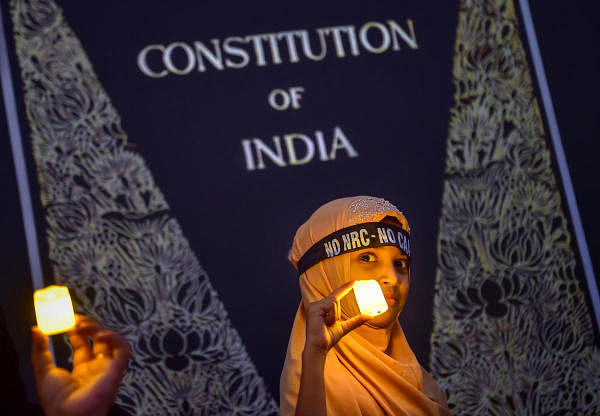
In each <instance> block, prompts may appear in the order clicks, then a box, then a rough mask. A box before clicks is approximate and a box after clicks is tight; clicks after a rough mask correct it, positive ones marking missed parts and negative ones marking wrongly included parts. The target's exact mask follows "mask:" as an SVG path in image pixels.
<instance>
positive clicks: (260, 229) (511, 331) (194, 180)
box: [3, 0, 600, 415]
mask: <svg viewBox="0 0 600 416" xmlns="http://www.w3.org/2000/svg"><path fill="white" fill-rule="evenodd" d="M3 13H4V15H5V20H6V21H7V22H8V18H7V17H6V16H10V19H11V21H10V23H9V24H8V25H7V26H8V28H9V29H11V31H10V35H11V37H12V40H11V43H10V44H11V48H10V49H11V53H13V55H12V57H13V58H15V62H13V68H14V74H13V81H14V83H15V85H16V86H18V87H17V91H18V93H17V96H18V97H17V99H18V102H19V106H20V108H21V110H22V111H21V112H22V119H21V123H22V125H23V131H24V132H25V134H24V140H23V146H24V149H25V151H26V153H27V154H28V157H29V158H30V160H29V162H30V163H29V166H30V168H31V169H30V172H29V175H30V181H31V183H32V185H33V189H34V190H35V191H34V192H33V194H34V196H35V197H34V199H35V201H34V203H35V204H36V207H37V217H36V223H37V225H38V230H39V234H40V240H41V242H42V244H41V246H42V247H41V254H42V258H43V262H44V267H43V268H44V275H45V280H46V283H51V282H58V283H63V284H66V285H68V286H69V287H70V288H71V291H72V293H73V295H74V297H75V303H76V308H77V309H78V310H79V311H81V312H84V313H86V314H89V315H91V316H94V317H95V318H97V319H99V320H100V321H102V322H103V323H104V324H105V325H107V326H109V327H111V328H113V329H116V330H118V331H119V332H121V333H123V334H124V335H126V336H127V338H128V340H129V342H130V343H131V345H132V349H133V358H132V361H131V365H130V369H129V371H128V372H127V374H126V376H125V380H124V383H123V387H122V388H121V390H120V393H119V396H118V399H117V404H118V405H119V406H120V407H122V408H124V409H126V410H127V411H128V412H130V413H131V414H144V415H146V414H181V413H182V412H188V413H189V414H200V413H202V412H208V413H210V414H213V413H219V414H228V413H241V414H271V413H275V412H276V411H277V397H278V383H279V374H280V371H281V366H282V364H283V360H284V357H285V350H286V346H287V339H288V335H289V331H290V328H291V325H292V321H293V317H294V313H295V311H296V309H297V307H298V303H299V300H300V297H299V291H298V285H297V280H296V279H297V276H296V274H295V272H294V270H293V268H292V266H291V265H290V264H289V263H288V262H287V251H288V249H289V247H290V245H291V241H292V238H293V235H294V232H295V230H296V228H297V227H298V226H299V225H300V224H301V223H302V222H303V221H305V220H306V219H307V217H308V216H309V215H310V213H311V212H312V211H314V210H315V209H316V208H317V207H319V206H320V205H321V204H323V203H325V202H327V201H329V200H331V199H334V198H337V197H343V196H350V195H361V194H362V195H375V196H381V197H384V198H386V199H388V200H390V201H391V202H392V203H394V204H396V205H397V206H398V208H399V209H400V210H401V211H403V212H404V213H405V214H406V216H407V218H408V220H409V222H410V224H411V229H412V241H413V242H412V252H413V256H412V260H413V279H412V281H411V283H412V287H411V294H410V296H409V300H408V303H407V306H406V308H405V310H404V312H403V314H402V316H401V322H402V325H403V327H404V329H405V332H406V333H407V336H408V339H409V341H410V343H411V345H412V347H413V349H414V350H415V353H416V355H417V357H418V358H419V359H420V361H421V362H422V363H423V364H424V365H425V366H426V367H428V368H431V370H432V372H433V374H434V376H435V377H436V379H438V380H439V382H440V385H441V386H442V387H443V389H444V390H445V391H446V393H447V396H448V399H449V403H450V405H451V407H452V408H453V410H454V411H455V412H456V413H459V414H460V413H466V414H482V413H489V412H493V413H498V412H500V413H501V412H508V413H514V412H517V413H527V412H534V413H549V412H553V411H561V410H565V409H572V408H577V409H580V410H581V411H584V412H591V411H593V409H598V405H599V403H598V398H597V395H596V394H594V391H595V390H594V389H597V387H598V382H599V379H598V377H599V376H598V374H600V369H599V365H600V356H599V354H598V349H597V346H595V344H594V341H595V340H594V336H595V335H594V330H595V329H594V328H595V323H594V321H593V318H592V314H591V310H592V309H591V307H590V306H589V304H588V303H587V301H586V297H585V293H584V290H585V288H586V286H585V283H584V280H582V279H583V277H582V276H581V272H580V271H579V266H578V263H577V262H578V260H577V259H578V257H577V252H576V247H575V246H574V244H573V243H572V240H571V236H570V232H571V231H570V229H569V221H568V218H567V216H566V215H565V212H566V211H565V207H564V206H562V205H561V200H560V189H559V187H558V186H557V178H556V177H555V174H554V171H553V166H552V158H551V156H550V147H549V145H548V144H547V139H546V135H545V133H544V125H543V120H542V116H541V113H540V110H539V107H538V104H537V101H536V98H535V90H534V88H533V86H532V79H531V75H530V72H529V65H528V63H527V58H526V53H525V48H524V46H523V44H522V42H521V36H520V33H519V25H518V22H517V16H516V13H515V9H514V5H513V4H512V2H510V1H499V2H489V3H484V4H482V5H474V4H471V3H470V2H464V3H461V4H458V3H456V2H440V3H436V4H435V6H433V5H432V4H428V3H426V2H413V1H406V2H397V3H395V4H393V5H391V4H385V5H384V4H375V5H368V6H366V5H358V4H354V5H349V4H342V3H337V2H325V3H324V2H303V3H302V4H298V5H285V6H284V5H281V4H279V5H266V4H263V5H258V4H254V3H253V4H235V3H234V4H227V3H225V2H220V3H218V4H212V5H210V6H209V5H202V6H193V7H191V6H190V5H183V4H180V3H175V2H162V1H146V2H143V3H133V2H117V1H108V2H102V3H90V2H77V1H63V2H60V7H59V6H58V5H57V4H56V3H54V2H52V1H38V0H35V1H13V2H12V4H11V7H10V8H8V7H7V8H5V9H3ZM38 195H39V198H38V197H37V196H38ZM55 344H56V345H57V349H58V350H57V355H58V356H59V358H60V357H62V356H64V355H66V352H63V351H62V350H61V347H60V344H61V343H60V342H55ZM558 391H560V394H558V393H556V392H558Z"/></svg>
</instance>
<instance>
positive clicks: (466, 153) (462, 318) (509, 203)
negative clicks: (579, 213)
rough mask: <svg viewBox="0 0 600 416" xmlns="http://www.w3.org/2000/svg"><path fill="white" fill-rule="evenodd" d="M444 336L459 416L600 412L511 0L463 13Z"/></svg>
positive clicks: (590, 342)
mask: <svg viewBox="0 0 600 416" xmlns="http://www.w3.org/2000/svg"><path fill="white" fill-rule="evenodd" d="M453 79H454V84H455V86H456V93H455V105H454V108H453V109H452V110H451V120H450V127H449V133H448V141H447V151H446V171H445V174H446V177H445V180H444V192H443V200H442V216H441V219H440V235H439V239H438V269H437V277H436V295H435V301H434V305H435V307H434V331H433V334H432V337H431V367H432V372H433V373H434V376H435V378H436V379H437V380H438V382H439V383H440V385H441V386H442V388H443V389H444V390H445V391H446V394H447V396H448V403H449V405H450V407H451V408H452V410H453V412H454V413H455V414H457V415H563V414H578V415H579V414H581V415H598V414H600V394H599V393H598V392H599V391H600V352H599V350H598V347H597V346H595V344H594V332H593V326H592V325H593V321H592V318H591V314H590V311H589V310H588V307H587V306H586V301H585V297H584V292H583V291H582V288H581V287H580V283H579V280H578V279H577V276H576V274H575V272H576V261H577V260H576V255H575V252H574V250H573V243H572V241H571V237H570V234H569V231H568V223H567V217H566V216H565V214H564V212H563V207H562V205H561V201H560V193H559V189H558V187H557V184H556V179H555V175H554V172H553V170H552V162H551V155H550V151H549V150H548V147H547V144H546V140H545V138H544V136H545V133H544V129H543V124H542V117H541V115H540V111H539V107H538V103H537V101H536V99H535V96H534V90H533V86H532V83H531V76H530V73H529V69H528V64H527V60H526V56H525V51H524V49H523V45H522V44H521V41H520V39H519V32H518V22H517V17H516V14H515V9H514V5H513V2H512V1H510V0H496V1H493V0H490V1H469V0H463V1H461V2H460V9H459V18H458V28H457V36H456V44H455V56H454V69H453Z"/></svg>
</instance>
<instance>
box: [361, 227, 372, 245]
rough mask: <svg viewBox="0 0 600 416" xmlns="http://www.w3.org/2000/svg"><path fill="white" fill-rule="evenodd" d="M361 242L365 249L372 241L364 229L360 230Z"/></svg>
mask: <svg viewBox="0 0 600 416" xmlns="http://www.w3.org/2000/svg"><path fill="white" fill-rule="evenodd" d="M359 232H360V241H361V242H362V245H363V247H365V246H368V245H369V244H370V243H371V239H370V238H369V237H368V235H369V232H368V231H367V230H365V229H364V228H361V229H360V231H359Z"/></svg>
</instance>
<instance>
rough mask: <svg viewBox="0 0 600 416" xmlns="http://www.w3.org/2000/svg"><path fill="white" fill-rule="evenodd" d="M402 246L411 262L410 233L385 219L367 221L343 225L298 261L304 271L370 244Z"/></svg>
mask: <svg viewBox="0 0 600 416" xmlns="http://www.w3.org/2000/svg"><path fill="white" fill-rule="evenodd" d="M380 246H394V247H398V248H399V249H400V251H402V253H404V255H405V256H406V257H407V258H408V260H409V261H410V234H409V233H408V232H407V231H405V230H403V229H402V228H400V227H398V226H396V225H392V224H388V223H385V222H365V223H362V224H356V225H353V226H351V227H346V228H342V229H341V230H338V231H336V232H334V233H331V234H329V235H328V236H326V237H325V238H322V239H321V240H319V241H318V242H317V243H315V244H314V245H313V246H312V247H311V248H310V249H309V250H308V251H307V252H306V253H304V255H303V256H302V258H301V259H300V261H298V273H299V274H302V273H304V272H305V271H307V270H308V269H310V268H311V267H312V266H314V265H315V264H317V263H319V262H321V261H323V260H325V259H328V258H331V257H335V256H339V255H341V254H346V253H350V252H352V251H357V250H362V249H364V248H368V247H380Z"/></svg>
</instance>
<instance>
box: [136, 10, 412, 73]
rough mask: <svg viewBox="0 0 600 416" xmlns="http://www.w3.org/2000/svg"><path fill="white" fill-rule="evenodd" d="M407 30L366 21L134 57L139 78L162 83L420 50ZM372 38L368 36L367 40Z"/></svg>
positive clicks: (177, 45) (178, 45)
mask: <svg viewBox="0 0 600 416" xmlns="http://www.w3.org/2000/svg"><path fill="white" fill-rule="evenodd" d="M406 27H407V29H406V30H405V29H403V28H402V26H400V24H399V23H397V22H396V21H394V20H387V21H386V22H385V24H384V23H381V22H367V23H365V24H363V25H362V26H361V27H360V28H358V30H357V28H356V27H355V26H354V25H346V26H332V27H324V28H318V29H315V30H310V31H309V30H305V29H303V30H291V31H282V32H276V33H261V34H255V35H246V36H230V37H226V38H225V39H224V40H221V39H211V40H210V43H211V46H210V47H209V46H207V44H206V43H205V42H201V41H192V42H191V44H193V45H194V47H192V46H190V45H189V44H188V43H185V42H174V43H171V44H169V45H161V44H153V45H148V46H145V47H144V48H142V50H141V51H140V52H139V53H138V56H137V64H138V68H139V69H140V71H141V72H142V73H143V74H144V75H146V76H148V77H151V78H162V77H165V76H167V75H168V74H169V73H171V74H176V75H186V74H189V73H190V72H192V71H193V69H194V68H196V69H197V72H200V73H202V72H206V71H207V70H208V69H209V67H212V68H214V69H217V70H219V71H222V70H224V69H227V68H233V69H241V68H245V67H246V66H248V65H250V64H252V63H253V64H254V65H256V66H258V67H262V66H267V65H271V64H272V65H279V64H282V63H286V62H287V63H296V62H299V61H301V60H303V59H308V60H311V61H321V60H323V59H325V58H326V57H327V54H328V53H329V52H330V51H335V56H336V57H337V58H344V57H346V56H347V55H348V53H349V54H350V55H351V56H359V55H360V53H361V51H365V52H368V53H373V54H380V53H384V52H386V51H388V50H392V51H399V50H401V47H400V44H401V43H404V44H406V45H408V47H409V48H410V49H419V46H418V44H417V37H416V35H415V28H414V24H413V21H412V20H411V19H406ZM357 33H358V36H357ZM371 33H373V35H372V36H369V35H370V34H371ZM375 34H376V35H375ZM311 39H313V40H314V39H317V40H318V52H317V46H316V44H315V46H313V43H312V42H311ZM297 43H299V45H298V44H297ZM390 45H391V48H390ZM281 46H283V49H281ZM298 46H300V47H298ZM328 47H329V48H328ZM179 49H181V50H182V51H183V52H184V55H185V59H186V61H185V62H183V63H179V61H178V66H176V65H175V64H174V62H173V57H172V54H173V52H174V51H175V50H179ZM282 50H283V51H285V50H287V55H286V54H285V52H283V53H282ZM151 52H152V55H153V56H154V55H158V57H159V58H161V59H159V60H158V61H159V62H162V64H163V66H162V67H161V68H157V67H156V65H153V68H151V67H150V65H148V62H147V59H148V55H149V54H150V53H151ZM178 53H179V52H178ZM153 59H154V58H153ZM207 64H210V65H207Z"/></svg>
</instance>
